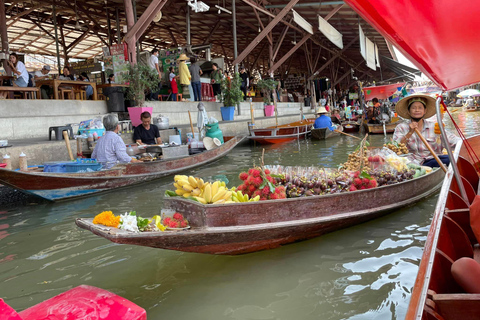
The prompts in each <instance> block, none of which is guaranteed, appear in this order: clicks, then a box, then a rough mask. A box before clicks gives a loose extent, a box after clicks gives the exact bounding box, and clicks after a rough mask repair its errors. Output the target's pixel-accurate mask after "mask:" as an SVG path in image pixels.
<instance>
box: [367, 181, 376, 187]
mask: <svg viewBox="0 0 480 320" xmlns="http://www.w3.org/2000/svg"><path fill="white" fill-rule="evenodd" d="M368 186H369V187H370V188H375V187H376V186H377V180H375V179H373V180H370V183H369V184H368Z"/></svg>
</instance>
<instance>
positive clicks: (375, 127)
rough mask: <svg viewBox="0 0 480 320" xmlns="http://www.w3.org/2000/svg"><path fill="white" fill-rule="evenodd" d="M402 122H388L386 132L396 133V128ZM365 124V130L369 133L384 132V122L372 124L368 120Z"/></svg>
mask: <svg viewBox="0 0 480 320" xmlns="http://www.w3.org/2000/svg"><path fill="white" fill-rule="evenodd" d="M399 123H400V122H398V121H397V122H391V123H386V124H385V132H386V133H394V132H395V128H396V127H397V125H398V124H399ZM363 125H364V127H365V131H366V132H368V133H369V134H383V133H384V130H383V124H372V123H368V122H367V121H364V122H363Z"/></svg>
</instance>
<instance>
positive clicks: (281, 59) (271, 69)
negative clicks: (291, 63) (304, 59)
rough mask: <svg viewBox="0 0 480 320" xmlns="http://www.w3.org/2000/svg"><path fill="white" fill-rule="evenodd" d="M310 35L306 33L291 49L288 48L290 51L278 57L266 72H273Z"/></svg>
mask: <svg viewBox="0 0 480 320" xmlns="http://www.w3.org/2000/svg"><path fill="white" fill-rule="evenodd" d="M311 36H312V35H311V34H310V33H307V34H306V35H305V36H304V37H303V38H302V40H300V41H299V42H298V43H297V44H296V45H295V46H294V47H293V48H292V49H290V51H288V52H287V54H286V55H284V56H283V57H281V58H280V60H278V61H277V62H276V63H275V64H274V65H273V67H271V68H270V70H268V73H273V72H274V71H275V70H277V69H278V67H279V66H280V65H281V64H282V63H284V62H285V61H286V60H287V59H288V58H290V56H291V55H292V54H293V53H294V52H295V51H297V49H298V48H300V47H301V46H302V45H303V44H304V43H305V41H307V40H308V39H310V37H311Z"/></svg>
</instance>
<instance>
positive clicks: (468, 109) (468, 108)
mask: <svg viewBox="0 0 480 320" xmlns="http://www.w3.org/2000/svg"><path fill="white" fill-rule="evenodd" d="M462 110H463V112H475V111H477V110H478V109H477V107H476V106H473V107H467V106H462Z"/></svg>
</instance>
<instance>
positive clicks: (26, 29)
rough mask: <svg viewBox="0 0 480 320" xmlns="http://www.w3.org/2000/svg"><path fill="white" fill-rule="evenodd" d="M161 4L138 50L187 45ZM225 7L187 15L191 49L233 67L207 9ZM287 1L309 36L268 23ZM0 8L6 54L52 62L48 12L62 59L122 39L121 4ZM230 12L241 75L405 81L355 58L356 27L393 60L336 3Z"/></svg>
mask: <svg viewBox="0 0 480 320" xmlns="http://www.w3.org/2000/svg"><path fill="white" fill-rule="evenodd" d="M165 1H166V4H165V5H164V6H163V8H162V9H161V12H162V18H161V19H160V21H158V22H151V23H150V24H149V25H148V27H147V28H146V30H145V32H144V34H143V35H142V36H141V37H140V39H138V40H139V41H138V43H139V46H140V49H141V50H151V49H152V48H171V47H177V46H182V47H183V46H185V45H186V44H187V19H186V16H187V7H188V5H187V1H185V0H168V1H167V0H165ZM191 1H192V0H191ZM232 1H234V0H203V2H204V3H206V4H207V5H208V6H210V10H209V11H207V12H199V13H195V12H193V11H192V10H190V28H191V29H190V30H191V45H192V46H197V45H202V44H211V45H212V56H214V57H215V56H224V57H225V60H226V62H227V64H231V63H232V62H233V61H234V60H235V59H234V46H233V43H234V41H233V32H232V29H233V16H232V15H231V14H229V13H227V12H224V11H220V13H219V11H218V9H217V8H215V5H218V6H220V7H223V8H226V9H228V10H232ZM292 1H293V3H295V6H293V9H294V10H295V11H296V12H297V13H298V14H300V15H301V16H302V17H303V18H304V19H305V20H307V21H308V22H309V23H310V24H311V25H312V26H313V31H314V34H313V35H310V34H309V33H307V32H306V31H304V29H302V28H301V27H300V26H299V25H298V24H296V23H295V22H294V21H293V13H292V10H289V12H288V13H287V14H286V15H285V16H284V17H283V18H282V19H276V18H277V16H278V14H279V13H281V11H282V9H283V8H284V7H285V6H286V5H288V4H289V3H290V4H292ZM2 2H3V3H4V6H5V13H6V19H7V22H6V24H7V32H8V41H9V48H10V51H12V52H25V53H36V54H45V55H53V56H55V55H56V42H55V27H54V19H53V16H54V13H53V12H54V10H53V8H54V7H55V13H56V16H57V21H56V22H57V26H58V28H57V29H58V38H59V51H60V55H61V56H62V57H65V56H68V57H70V58H91V57H95V56H99V55H102V47H104V46H106V45H109V44H112V43H113V44H115V43H117V42H118V41H121V39H123V37H124V36H125V33H124V32H123V26H126V25H127V23H126V14H125V6H124V0H103V1H102V0H74V1H70V0H25V1H22V0H0V4H1V3H2ZM133 3H134V5H133V7H134V11H135V10H136V13H137V16H138V17H140V16H141V15H142V13H143V12H144V11H145V10H146V8H147V7H148V6H149V4H150V3H151V1H149V0H136V1H135V0H134V2H133ZM235 6H236V26H237V43H238V55H239V56H241V55H242V53H243V51H244V50H245V49H246V48H249V46H254V48H253V50H251V51H250V52H249V53H248V54H247V55H245V58H244V59H243V60H242V61H241V62H240V64H241V65H244V66H245V67H246V68H247V69H248V70H254V69H257V70H259V71H260V72H261V73H262V74H267V73H269V70H270V71H271V70H272V67H275V70H274V73H275V74H276V75H278V74H280V75H285V74H287V73H288V74H290V73H306V74H308V75H311V76H312V75H313V77H327V78H330V79H332V82H333V83H334V84H335V83H341V82H342V81H343V82H351V81H353V80H352V73H351V70H354V76H355V77H358V78H359V79H362V80H366V81H372V80H376V81H380V80H385V79H389V78H395V80H394V81H401V80H407V81H408V80H412V79H413V76H412V75H411V74H409V73H406V74H405V75H401V76H399V75H398V72H396V71H398V68H395V67H392V64H388V65H387V64H385V65H382V67H381V69H380V68H377V70H372V69H370V68H368V67H367V66H366V63H365V60H364V59H363V57H362V56H361V54H360V44H359V35H358V26H359V25H361V27H362V29H363V31H364V33H365V36H366V37H368V38H369V39H371V40H372V41H373V42H374V43H376V44H377V46H378V50H379V55H380V56H383V57H387V58H389V59H393V60H396V57H395V54H394V51H393V47H392V46H391V45H389V44H388V43H387V42H386V41H385V39H384V38H383V36H381V35H380V34H379V33H378V32H377V31H376V30H375V29H373V28H372V27H371V26H370V25H369V24H367V23H366V22H365V21H364V20H363V19H362V18H361V17H360V16H359V15H358V14H357V13H355V12H354V11H353V10H352V9H351V8H350V7H349V6H348V5H346V4H345V3H344V2H343V1H315V0H309V1H307V0H302V1H298V0H235ZM318 16H321V17H323V18H324V19H326V20H328V22H329V23H330V24H331V25H332V26H334V27H335V28H336V29H337V30H338V31H339V32H340V33H341V34H342V35H343V44H344V48H343V49H339V48H338V47H336V46H335V45H334V44H333V43H331V42H330V41H329V40H328V39H327V38H326V37H325V36H324V35H323V34H322V33H321V32H320V31H319V30H318V18H317V17H318ZM273 20H279V21H278V23H276V24H274V25H273V27H272V28H271V31H270V32H268V33H266V36H265V37H264V38H263V39H261V41H259V42H258V43H257V44H255V45H252V41H253V40H254V39H255V38H256V37H257V36H258V35H259V33H261V32H262V30H263V29H264V28H267V27H268V26H269V24H271V23H272V21H273ZM117 21H118V25H119V28H117ZM274 22H275V21H274ZM269 60H271V61H270V62H269ZM345 84H347V83H345Z"/></svg>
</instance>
